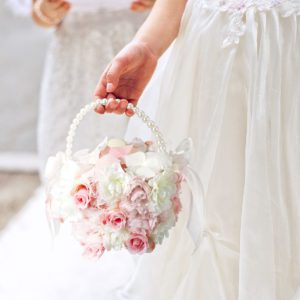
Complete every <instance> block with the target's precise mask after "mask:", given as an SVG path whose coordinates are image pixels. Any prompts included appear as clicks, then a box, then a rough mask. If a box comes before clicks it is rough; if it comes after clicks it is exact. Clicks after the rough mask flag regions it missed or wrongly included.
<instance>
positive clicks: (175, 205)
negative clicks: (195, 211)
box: [171, 196, 182, 215]
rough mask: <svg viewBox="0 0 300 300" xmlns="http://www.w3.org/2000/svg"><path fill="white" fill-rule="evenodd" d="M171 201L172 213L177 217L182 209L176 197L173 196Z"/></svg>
mask: <svg viewBox="0 0 300 300" xmlns="http://www.w3.org/2000/svg"><path fill="white" fill-rule="evenodd" d="M171 201H172V206H173V210H174V213H175V214H176V215H178V214H179V212H180V211H181V208H182V206H181V202H180V199H179V198H178V196H173V197H172V199H171Z"/></svg>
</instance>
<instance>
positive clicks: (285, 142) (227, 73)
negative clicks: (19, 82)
mask: <svg viewBox="0 0 300 300" xmlns="http://www.w3.org/2000/svg"><path fill="white" fill-rule="evenodd" d="M299 74H300V1H299V0H228V1H226V0H225V1H223V0H222V1H221V0H220V1H219V0H215V1H214V0H190V1H189V3H188V5H187V8H186V11H185V14H184V17H183V20H182V26H181V29H180V33H179V36H178V39H177V40H176V41H175V43H174V44H173V45H172V47H171V49H169V51H168V53H166V55H165V57H163V58H162V61H161V62H160V66H159V68H158V70H157V72H156V74H155V76H154V78H153V80H152V82H151V83H150V85H149V86H148V88H147V90H146V91H145V93H144V95H143V97H142V99H141V102H140V105H141V106H142V107H143V108H144V110H145V111H147V112H151V113H152V116H154V117H155V118H156V120H157V122H158V124H159V127H160V129H161V130H162V132H163V133H164V135H165V137H166V139H167V140H168V141H169V143H170V145H172V146H173V147H174V146H176V145H177V144H178V143H179V142H180V141H181V140H182V139H183V138H185V137H187V136H190V137H192V139H193V141H194V146H195V157H194V159H193V167H194V168H195V169H196V170H197V172H198V174H199V176H200V177H201V179H202V182H203V185H204V190H205V197H204V208H205V218H204V223H205V230H204V232H203V234H202V239H201V244H200V246H199V248H198V249H197V251H196V252H195V253H194V254H193V255H192V254H191V253H192V250H193V241H192V239H191V237H190V236H189V233H188V231H187V230H186V227H184V226H177V227H176V228H175V229H174V230H173V232H172V234H171V237H170V239H169V240H168V241H167V242H166V243H165V244H164V245H163V246H162V247H161V248H160V249H159V251H156V252H155V253H153V254H150V255H145V256H143V257H141V258H140V259H139V262H138V267H137V269H136V271H135V273H134V275H133V276H132V278H131V280H130V281H129V282H128V284H127V285H126V286H124V288H123V293H122V297H121V298H120V299H128V300H141V299H142V300H150V299H157V300H165V299H172V300H185V299H186V300H236V299H239V300H254V299H255V300H292V299H293V300H295V299H300V239H299V237H300V201H299V195H300V85H299ZM154 105H155V109H154V108H153V106H154ZM136 122H138V121H137V120H136V119H132V121H131V122H130V124H129V129H128V133H127V137H129V138H130V137H131V136H135V135H137V134H139V135H141V136H144V135H146V134H147V132H146V131H144V128H143V127H142V126H139V127H138V126H137V123H136ZM137 128H139V131H137ZM183 199H184V214H183V215H182V219H181V220H180V221H181V222H182V223H181V225H183V224H185V223H186V218H187V216H188V209H189V207H188V206H189V201H188V200H189V197H186V198H185V197H184V198H183Z"/></svg>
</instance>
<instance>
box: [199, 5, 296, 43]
mask: <svg viewBox="0 0 300 300" xmlns="http://www.w3.org/2000/svg"><path fill="white" fill-rule="evenodd" d="M196 4H197V5H199V6H200V7H201V8H202V9H206V10H218V11H222V12H225V13H228V15H229V20H228V21H229V22H228V30H227V35H226V36H225V37H224V41H223V47H228V46H230V45H234V44H238V43H239V41H240V37H241V36H243V35H244V33H245V30H246V26H245V15H246V14H247V12H248V11H249V10H254V11H261V12H262V11H270V10H273V9H275V10H277V11H278V12H279V13H280V14H281V15H282V16H283V17H287V16H291V15H293V14H296V15H299V14H300V0H196Z"/></svg>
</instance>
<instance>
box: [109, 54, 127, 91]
mask: <svg viewBox="0 0 300 300" xmlns="http://www.w3.org/2000/svg"><path fill="white" fill-rule="evenodd" d="M124 70H125V63H124V60H122V59H115V60H114V61H113V62H112V64H111V66H110V68H109V69H108V71H107V73H106V82H107V84H106V92H107V93H113V92H114V91H115V89H116V88H117V86H118V83H119V78H120V76H121V74H122V72H123V71H124Z"/></svg>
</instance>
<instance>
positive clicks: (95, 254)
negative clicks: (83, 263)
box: [83, 244, 105, 259]
mask: <svg viewBox="0 0 300 300" xmlns="http://www.w3.org/2000/svg"><path fill="white" fill-rule="evenodd" d="M83 246H84V247H85V250H84V253H83V255H84V256H85V257H87V258H90V259H93V258H96V259H99V258H100V257H101V256H102V255H103V253H104V252H105V248H104V246H103V245H102V244H100V245H97V244H95V245H84V244H83Z"/></svg>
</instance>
